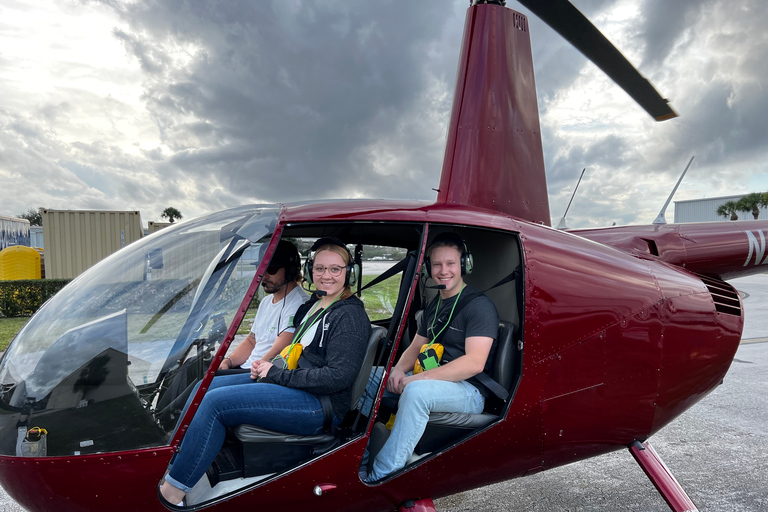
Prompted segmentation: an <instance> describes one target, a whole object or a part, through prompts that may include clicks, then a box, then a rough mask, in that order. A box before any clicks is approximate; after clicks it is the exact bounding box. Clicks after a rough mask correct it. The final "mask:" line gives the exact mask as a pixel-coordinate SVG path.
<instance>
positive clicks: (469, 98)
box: [437, 4, 550, 225]
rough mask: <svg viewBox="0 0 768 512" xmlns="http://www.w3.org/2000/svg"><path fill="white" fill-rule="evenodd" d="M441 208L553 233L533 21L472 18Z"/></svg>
mask: <svg viewBox="0 0 768 512" xmlns="http://www.w3.org/2000/svg"><path fill="white" fill-rule="evenodd" d="M437 202H438V203H446V204H461V205H469V206H477V207H481V208H488V209H491V210H496V211H499V212H503V213H507V214H509V215H513V216H515V217H518V218H521V219H525V220H529V221H532V222H538V223H542V224H546V225H550V216H549V201H548V198H547V182H546V176H545V172H544V155H543V152H542V146H541V130H540V126H539V110H538V105H537V102H536V87H535V82H534V78H533V59H532V56H531V41H530V37H529V33H528V19H527V18H526V17H525V16H523V15H522V14H520V13H517V12H515V11H513V10H511V9H508V8H506V7H501V6H498V5H487V4H486V5H475V6H472V7H470V8H469V10H468V11H467V20H466V23H465V26H464V41H463V42H462V47H461V54H460V57H459V68H458V72H457V75H456V91H455V94H454V99H453V109H452V111H451V121H450V125H449V127H448V138H447V142H446V148H445V158H444V160H443V170H442V175H441V177H440V188H439V190H438V195H437Z"/></svg>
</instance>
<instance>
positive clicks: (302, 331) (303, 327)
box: [286, 292, 344, 359]
mask: <svg viewBox="0 0 768 512" xmlns="http://www.w3.org/2000/svg"><path fill="white" fill-rule="evenodd" d="M342 295H344V292H341V293H340V294H338V295H337V296H336V298H335V299H333V302H331V303H330V304H329V305H328V307H327V308H325V311H328V310H329V309H331V306H333V305H334V304H335V303H336V301H337V300H339V297H341V296H342ZM319 303H320V301H318V304H319ZM316 305H317V304H315V306H316ZM315 306H312V309H314V308H315ZM320 311H322V309H321V310H320ZM313 314H314V313H312V311H310V312H309V313H308V314H307V316H306V318H304V320H303V321H302V322H301V325H300V326H299V332H297V333H296V336H294V337H293V341H292V342H291V346H290V347H289V348H288V354H287V355H286V359H288V358H289V357H291V350H293V347H294V345H296V344H297V343H298V342H299V341H301V339H302V338H303V337H304V335H305V334H307V331H309V330H310V329H311V328H312V326H313V325H315V324H316V323H317V321H318V320H320V317H322V316H323V315H317V316H316V317H315V318H314V320H312V322H310V323H309V325H307V321H308V320H309V319H310V318H312V315H313Z"/></svg>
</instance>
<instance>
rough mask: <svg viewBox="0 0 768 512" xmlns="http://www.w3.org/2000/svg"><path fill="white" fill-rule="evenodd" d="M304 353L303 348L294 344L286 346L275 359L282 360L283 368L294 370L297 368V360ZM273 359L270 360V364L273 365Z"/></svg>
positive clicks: (298, 344) (299, 344)
mask: <svg viewBox="0 0 768 512" xmlns="http://www.w3.org/2000/svg"><path fill="white" fill-rule="evenodd" d="M303 351H304V347H303V346H302V345H301V343H296V344H295V345H288V346H287V347H285V348H284V349H283V350H282V351H281V352H280V355H279V356H277V357H276V358H275V359H277V358H278V357H279V358H282V360H283V361H284V363H283V368H284V369H287V370H295V369H296V368H298V367H299V358H300V357H301V353H302V352H303ZM275 359H273V360H272V363H273V364H274V363H275Z"/></svg>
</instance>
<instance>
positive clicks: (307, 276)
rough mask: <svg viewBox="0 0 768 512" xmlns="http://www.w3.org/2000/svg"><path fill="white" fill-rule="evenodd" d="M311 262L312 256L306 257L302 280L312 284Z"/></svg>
mask: <svg viewBox="0 0 768 512" xmlns="http://www.w3.org/2000/svg"><path fill="white" fill-rule="evenodd" d="M312 264H313V261H312V258H307V261H305V262H304V280H305V281H306V282H307V284H312Z"/></svg>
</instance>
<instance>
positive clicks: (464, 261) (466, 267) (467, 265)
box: [424, 232, 475, 278]
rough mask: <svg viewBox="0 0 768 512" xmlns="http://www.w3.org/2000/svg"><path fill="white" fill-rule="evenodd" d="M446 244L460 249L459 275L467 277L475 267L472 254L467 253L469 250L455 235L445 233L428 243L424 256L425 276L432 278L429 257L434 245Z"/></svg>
mask: <svg viewBox="0 0 768 512" xmlns="http://www.w3.org/2000/svg"><path fill="white" fill-rule="evenodd" d="M438 243H440V244H446V245H450V246H455V247H460V248H461V249H460V250H461V275H462V276H468V275H469V274H471V273H472V269H473V268H474V266H475V262H474V259H473V258H472V253H470V252H469V249H467V244H466V243H464V240H463V239H462V238H461V237H460V236H459V235H457V234H456V233H451V232H446V233H440V234H439V235H437V236H436V237H435V238H433V239H432V241H431V242H430V243H429V246H428V247H427V254H426V255H425V256H424V270H425V272H426V273H427V276H429V277H430V278H431V277H432V261H431V258H430V257H429V255H430V254H431V252H432V248H433V247H434V246H435V244H438Z"/></svg>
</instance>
